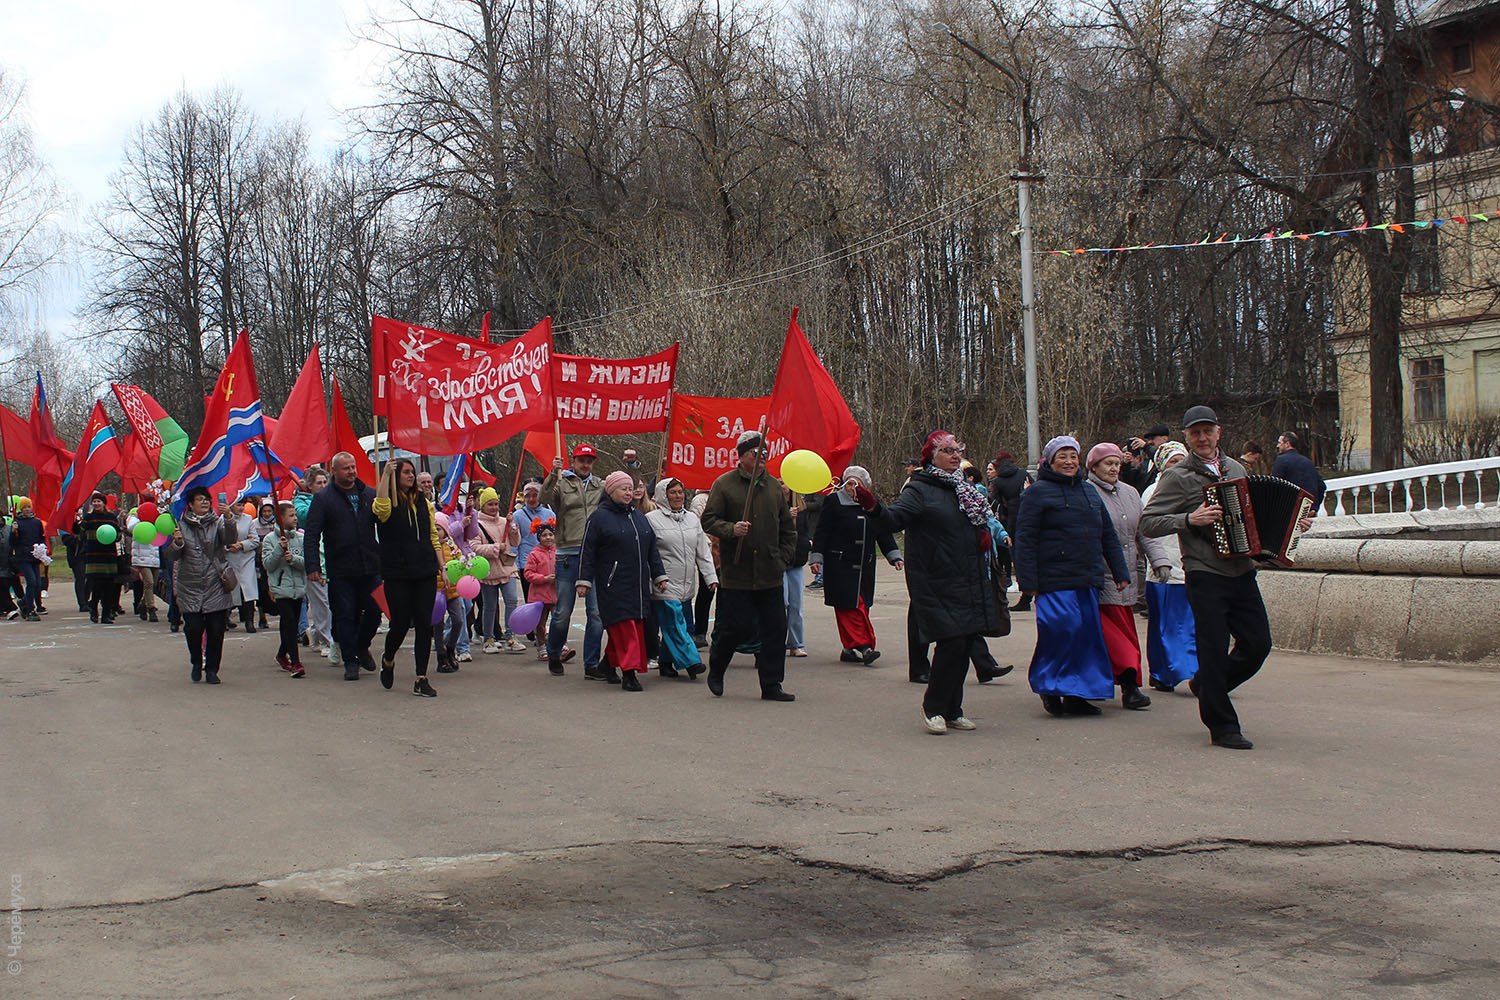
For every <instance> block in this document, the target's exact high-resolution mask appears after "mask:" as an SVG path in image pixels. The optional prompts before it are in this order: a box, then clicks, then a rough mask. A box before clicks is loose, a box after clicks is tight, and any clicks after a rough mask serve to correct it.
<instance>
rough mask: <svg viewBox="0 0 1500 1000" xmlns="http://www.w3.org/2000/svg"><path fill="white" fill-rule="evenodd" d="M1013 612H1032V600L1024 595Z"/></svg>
mask: <svg viewBox="0 0 1500 1000" xmlns="http://www.w3.org/2000/svg"><path fill="white" fill-rule="evenodd" d="M1011 610H1012V611H1030V610H1031V598H1030V597H1028V596H1027V595H1025V594H1022V595H1021V600H1020V601H1019V602H1018V603H1017V604H1016V605H1015V607H1013V608H1011Z"/></svg>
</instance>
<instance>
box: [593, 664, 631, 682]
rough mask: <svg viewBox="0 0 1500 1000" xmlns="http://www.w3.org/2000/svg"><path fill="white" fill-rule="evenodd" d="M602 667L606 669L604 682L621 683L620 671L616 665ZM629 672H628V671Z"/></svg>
mask: <svg viewBox="0 0 1500 1000" xmlns="http://www.w3.org/2000/svg"><path fill="white" fill-rule="evenodd" d="M600 669H601V670H603V671H604V683H606V684H618V683H620V673H619V671H617V670H616V669H615V668H614V667H601V668H600ZM627 673H628V671H627Z"/></svg>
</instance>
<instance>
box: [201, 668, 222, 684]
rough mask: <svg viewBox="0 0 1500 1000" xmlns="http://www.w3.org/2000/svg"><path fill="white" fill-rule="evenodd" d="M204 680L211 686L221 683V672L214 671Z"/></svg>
mask: <svg viewBox="0 0 1500 1000" xmlns="http://www.w3.org/2000/svg"><path fill="white" fill-rule="evenodd" d="M203 679H204V681H206V682H207V683H209V684H217V683H219V672H218V671H217V670H215V671H212V672H211V673H209V675H208V676H207V677H205V678H203Z"/></svg>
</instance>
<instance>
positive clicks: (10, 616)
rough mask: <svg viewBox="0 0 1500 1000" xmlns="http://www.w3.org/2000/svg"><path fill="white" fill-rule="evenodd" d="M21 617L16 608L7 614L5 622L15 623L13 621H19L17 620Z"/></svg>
mask: <svg viewBox="0 0 1500 1000" xmlns="http://www.w3.org/2000/svg"><path fill="white" fill-rule="evenodd" d="M19 617H21V612H20V611H18V610H16V609H15V608H12V609H11V610H10V611H9V612H8V613H7V614H6V616H5V620H6V621H8V622H13V621H15V620H16V619H17V618H19Z"/></svg>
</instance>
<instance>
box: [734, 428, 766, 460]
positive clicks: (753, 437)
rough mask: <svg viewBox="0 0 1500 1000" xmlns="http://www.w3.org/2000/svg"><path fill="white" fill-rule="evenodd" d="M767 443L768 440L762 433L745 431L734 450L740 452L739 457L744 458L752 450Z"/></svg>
mask: <svg viewBox="0 0 1500 1000" xmlns="http://www.w3.org/2000/svg"><path fill="white" fill-rule="evenodd" d="M765 443H766V439H765V438H764V437H762V436H761V433H760V431H745V432H744V433H743V434H741V435H740V439H739V440H738V441H736V442H735V444H734V448H735V451H737V452H739V456H740V457H741V458H744V457H745V452H747V451H749V450H750V449H751V448H759V447H760V446H761V445H763V444H765Z"/></svg>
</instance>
